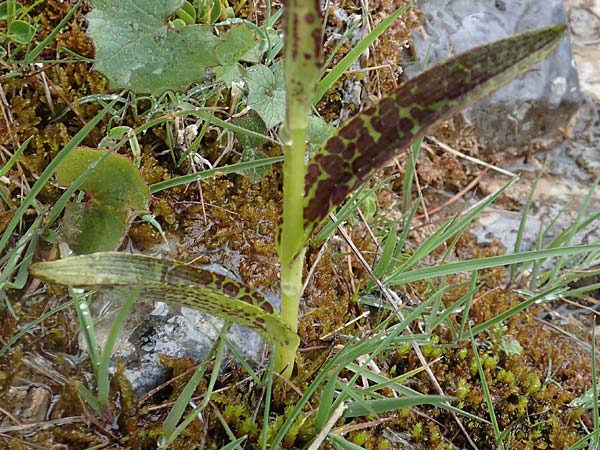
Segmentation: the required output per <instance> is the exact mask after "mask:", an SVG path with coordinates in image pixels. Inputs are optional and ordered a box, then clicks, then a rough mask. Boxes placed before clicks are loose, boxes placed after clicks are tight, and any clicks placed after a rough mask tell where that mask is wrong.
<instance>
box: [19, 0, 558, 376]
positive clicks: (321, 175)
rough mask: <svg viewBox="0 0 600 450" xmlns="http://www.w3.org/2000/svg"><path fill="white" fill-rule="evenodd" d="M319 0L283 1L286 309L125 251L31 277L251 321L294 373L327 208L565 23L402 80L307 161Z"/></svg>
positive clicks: (281, 247)
mask: <svg viewBox="0 0 600 450" xmlns="http://www.w3.org/2000/svg"><path fill="white" fill-rule="evenodd" d="M319 4H320V2H319V0H288V1H287V2H286V5H285V15H284V18H283V20H284V27H285V51H284V64H285V88H286V102H287V103H286V115H285V122H284V124H283V126H282V128H281V130H280V137H281V141H282V142H283V144H284V149H283V152H284V163H283V180H284V181H283V212H282V222H281V227H280V230H279V232H278V234H277V237H276V241H277V250H278V255H279V258H280V263H281V313H278V312H277V311H276V310H275V308H274V307H273V305H272V304H271V303H269V301H268V300H267V299H266V298H265V297H264V296H263V295H262V294H261V293H260V292H257V291H255V290H253V289H251V288H249V287H247V286H246V285H244V284H243V283H242V282H239V281H237V280H234V279H231V278H229V277H227V276H224V275H221V274H217V273H213V272H210V271H208V270H204V269H200V268H196V267H191V266H188V265H185V264H182V263H177V262H175V261H166V260H160V259H156V258H151V257H148V256H143V255H130V254H125V253H117V252H105V253H95V254H90V255H81V256H74V257H67V258H64V259H61V260H58V261H53V262H41V263H37V264H34V265H33V266H32V267H31V271H32V273H33V275H35V276H36V277H38V278H41V279H45V280H48V281H51V282H54V283H61V284H66V285H71V286H76V287H101V288H107V287H116V286H128V287H130V288H132V289H133V288H136V289H140V298H143V299H144V300H161V301H166V302H171V303H174V304H177V305H185V306H188V307H192V308H195V309H197V310H200V311H203V312H208V313H211V314H214V315H215V316H219V317H223V318H225V319H228V320H231V321H234V322H237V323H240V324H243V325H245V326H248V327H249V328H251V329H253V330H255V331H256V332H258V333H259V334H261V335H262V336H263V337H265V338H266V339H267V340H268V341H269V342H271V343H272V345H273V351H274V353H275V358H276V360H275V369H276V370H277V371H278V372H280V373H282V374H283V375H284V376H285V377H288V378H289V377H290V376H291V374H292V370H293V367H294V361H295V355H296V351H297V349H298V346H299V344H300V339H299V337H298V335H297V329H298V316H299V303H300V296H301V290H302V281H303V280H302V272H303V267H304V264H305V252H306V247H307V244H308V242H309V239H310V238H311V236H312V234H313V232H314V231H315V230H316V229H318V228H319V227H320V226H321V225H322V224H323V222H324V221H326V220H327V218H328V215H329V213H330V212H331V211H332V210H333V209H334V208H336V207H337V206H338V205H340V204H342V203H343V202H344V201H345V200H346V199H347V198H348V196H349V195H350V194H351V193H352V192H353V191H354V190H356V189H357V188H358V187H359V186H361V185H362V184H363V183H364V182H365V181H367V180H368V179H369V178H370V177H371V176H372V175H373V174H374V173H375V172H376V171H377V170H378V169H379V168H381V167H382V166H384V165H385V164H386V163H387V162H388V161H390V160H391V159H392V158H394V157H395V156H397V155H398V153H399V152H400V151H402V150H403V149H405V148H407V147H409V146H410V144H411V143H413V142H414V141H416V140H417V139H419V138H421V137H423V136H424V135H425V133H426V132H427V131H428V130H429V129H430V128H431V127H433V126H434V125H436V124H437V123H439V122H441V121H443V120H446V119H448V118H449V117H451V116H452V115H453V114H454V113H456V112H458V111H459V110H461V109H463V108H465V107H467V106H468V105H470V104H472V103H473V102H475V101H476V100H478V99H480V98H482V97H484V96H486V95H488V94H490V93H491V92H493V91H494V90H496V89H498V88H499V87H501V86H502V85H504V84H506V83H507V82H509V81H510V80H512V79H513V78H515V77H517V76H519V75H521V74H522V73H524V72H525V71H527V70H528V69H530V68H531V67H533V66H534V65H535V64H536V63H538V62H539V61H541V60H542V59H544V58H545V57H546V56H548V55H549V54H550V53H551V52H552V51H553V50H554V49H555V47H556V46H557V45H558V44H559V43H560V42H561V40H562V38H563V36H564V33H565V27H564V26H562V25H557V26H550V27H546V28H542V29H539V30H536V31H533V32H527V33H523V34H519V35H515V36H512V37H509V38H507V39H504V40H501V41H497V42H494V43H491V44H488V45H486V46H482V47H478V48H475V49H473V50H470V51H468V52H466V53H463V54H460V55H458V56H456V57H453V58H451V59H449V60H447V61H445V62H442V63H440V64H438V65H436V66H434V67H431V68H430V69H428V70H426V71H424V72H422V73H421V74H420V75H418V76H416V77H414V78H412V79H410V80H408V81H406V82H404V83H403V84H401V85H400V86H398V87H397V88H396V89H395V90H394V91H392V92H391V93H390V94H389V95H387V96H386V97H384V98H383V99H381V101H379V102H378V103H377V104H375V105H373V106H371V107H369V108H367V109H365V110H364V111H362V112H360V113H359V114H357V115H355V116H354V117H353V118H351V119H350V120H349V121H348V122H347V123H345V124H344V125H343V126H341V127H339V128H338V129H337V130H336V132H335V133H334V134H333V135H332V136H331V137H330V138H329V139H328V140H327V141H326V143H325V144H324V145H323V146H322V147H321V148H320V149H319V150H318V151H317V152H316V153H315V154H314V155H313V156H312V157H311V158H310V160H308V162H306V155H307V145H306V132H307V126H308V118H309V115H310V112H311V108H312V107H313V104H314V101H315V99H316V90H317V86H318V83H319V79H320V76H321V73H322V63H321V48H322V42H321V28H322V21H321V14H320V10H319Z"/></svg>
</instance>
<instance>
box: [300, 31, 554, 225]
mask: <svg viewBox="0 0 600 450" xmlns="http://www.w3.org/2000/svg"><path fill="white" fill-rule="evenodd" d="M564 34H565V27H564V26H562V25H556V26H550V27H546V28H542V29H540V30H536V31H533V32H527V33H522V34H519V35H515V36H512V37H509V38H507V39H503V40H500V41H497V42H493V43H491V44H488V45H485V46H481V47H477V48H475V49H472V50H470V51H468V52H465V53H462V54H460V55H458V56H456V57H454V58H451V59H449V60H447V61H445V62H443V63H440V64H438V65H436V66H434V67H432V68H431V69H429V70H427V71H425V72H422V73H421V74H419V75H417V76H416V77H414V78H412V79H410V80H408V81H406V82H405V83H403V84H401V85H400V86H398V88H396V89H395V90H394V91H393V92H392V93H391V94H390V95H389V96H388V97H385V98H384V99H383V100H381V101H380V102H379V103H378V104H376V105H374V106H372V107H370V108H368V109H366V110H365V111H363V112H361V113H360V114H358V115H356V116H354V117H353V118H352V119H350V120H349V121H348V122H346V124H344V125H343V126H342V127H341V128H339V129H338V130H337V132H336V133H335V134H334V135H333V136H332V137H331V138H330V139H329V140H328V141H327V142H326V143H325V146H324V147H323V148H322V149H321V150H320V151H319V152H317V154H315V156H314V157H313V158H312V160H311V162H310V163H309V165H308V168H307V175H306V179H305V193H306V198H305V207H304V225H305V230H306V233H307V235H308V234H310V232H311V231H312V229H313V228H314V227H315V226H316V225H317V224H319V223H320V222H321V221H322V220H323V219H324V218H325V217H326V216H327V214H328V213H329V211H330V210H331V209H332V208H333V207H335V206H337V205H339V204H341V203H342V202H343V201H344V199H345V198H346V197H347V196H348V194H349V193H350V192H352V191H353V190H355V189H356V188H357V187H358V186H360V185H361V184H362V183H363V182H364V181H365V180H367V179H368V178H369V177H370V176H371V175H372V174H373V173H374V172H375V171H376V170H377V169H379V168H380V167H382V166H383V165H384V164H385V163H386V162H388V161H389V160H390V159H392V158H393V157H394V156H395V155H396V154H397V152H398V151H399V150H401V149H403V148H406V147H408V146H409V145H410V144H411V143H412V142H414V141H416V140H417V139H419V138H421V137H422V136H424V135H425V133H426V132H427V131H428V130H429V129H430V128H431V127H433V126H435V125H436V124H437V123H439V122H441V121H443V120H446V119H448V118H449V117H451V116H452V115H453V114H454V113H456V112H458V111H460V110H461V109H463V108H465V107H467V106H469V105H470V104H472V103H474V102H475V101H477V100H479V99H481V98H483V97H484V96H486V95H488V94H490V93H492V92H493V91H495V90H497V89H498V88H500V87H501V86H503V85H505V84H507V83H508V82H509V81H511V80H512V79H514V78H515V77H517V76H519V75H521V74H523V73H524V72H526V71H527V70H528V69H530V68H531V67H533V66H534V65H535V64H537V63H538V62H540V61H541V60H543V59H544V58H545V57H546V56H548V55H549V54H550V53H551V52H552V51H553V50H554V49H555V48H556V46H558V44H559V43H560V42H561V41H562V39H563V37H564Z"/></svg>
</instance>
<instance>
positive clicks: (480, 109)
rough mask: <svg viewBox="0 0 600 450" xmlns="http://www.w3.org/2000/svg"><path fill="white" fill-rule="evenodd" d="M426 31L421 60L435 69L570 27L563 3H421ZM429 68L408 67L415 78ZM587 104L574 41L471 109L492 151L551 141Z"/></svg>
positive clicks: (419, 38) (417, 39) (419, 45)
mask: <svg viewBox="0 0 600 450" xmlns="http://www.w3.org/2000/svg"><path fill="white" fill-rule="evenodd" d="M419 8H420V9H421V11H422V12H423V13H424V16H425V24H424V29H425V31H426V34H427V35H428V36H427V37H426V38H424V37H423V35H422V33H421V32H419V31H416V32H415V33H414V36H413V37H414V43H415V46H416V49H417V54H418V55H420V58H421V59H423V58H425V55H428V64H429V65H432V64H435V63H436V62H439V61H442V60H444V59H446V58H448V57H450V56H452V55H456V54H458V53H461V52H463V51H466V50H468V49H470V48H472V47H475V46H478V45H482V44H485V43H488V42H491V41H494V40H498V39H502V38H505V37H507V36H509V35H511V34H515V33H519V32H523V31H528V30H533V29H536V28H540V27H543V26H545V25H550V24H560V23H566V21H567V18H566V14H565V9H564V5H563V2H562V0H529V1H520V2H517V1H512V0H496V1H486V2H474V1H472V0H421V1H419ZM422 69H423V67H421V63H417V64H415V65H414V66H411V67H409V68H407V70H406V72H407V74H408V75H409V76H413V75H414V74H416V73H418V72H420V71H421V70H422ZM580 101H581V94H580V91H579V84H578V78H577V71H576V70H575V67H574V64H573V56H572V53H571V48H570V45H569V39H568V38H567V39H565V40H564V41H563V42H562V43H561V44H560V46H559V47H558V49H557V50H556V51H555V52H554V54H552V55H551V56H550V57H549V58H547V59H546V60H544V61H543V62H542V63H541V64H539V65H538V66H537V67H536V68H535V69H533V70H531V71H530V72H529V73H527V74H526V75H524V76H522V77H521V78H519V79H517V80H515V81H513V82H512V83H510V84H509V85H507V86H505V87H504V88H502V89H500V90H499V91H498V92H496V93H495V94H493V95H492V96H490V97H487V98H486V99H483V100H481V101H479V102H478V103H477V104H475V105H474V106H473V107H472V108H470V109H469V110H467V111H465V112H464V113H463V114H464V115H465V118H466V119H467V120H468V121H469V122H471V123H473V124H474V125H475V127H476V128H477V130H478V135H479V136H480V140H481V143H482V144H484V146H486V147H487V149H488V150H492V151H493V150H498V149H505V148H507V147H522V146H525V145H527V144H529V143H531V141H532V140H534V139H543V138H548V137H551V136H552V135H553V134H554V133H555V132H556V131H557V130H558V128H559V127H561V126H563V125H564V124H566V122H567V121H568V120H569V118H570V117H571V116H572V114H573V113H574V112H575V111H576V109H577V107H578V105H579V103H580Z"/></svg>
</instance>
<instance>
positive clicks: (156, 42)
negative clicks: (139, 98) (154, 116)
mask: <svg viewBox="0 0 600 450" xmlns="http://www.w3.org/2000/svg"><path fill="white" fill-rule="evenodd" d="M183 3H184V2H183V0H153V1H149V2H144V1H137V0H96V1H94V9H93V10H92V12H90V13H89V14H88V15H87V19H88V22H89V27H88V35H89V36H90V37H91V38H92V40H93V41H94V44H95V45H96V64H95V68H96V69H97V70H99V71H100V72H102V73H103V74H104V75H106V77H107V78H108V79H109V80H110V82H111V85H112V87H113V88H129V89H131V90H133V91H135V92H149V93H151V94H154V95H159V94H161V93H162V92H164V91H166V90H169V89H170V90H174V91H178V90H182V89H183V88H185V86H186V85H188V84H189V83H191V82H193V81H200V80H202V77H203V75H204V70H205V69H206V68H208V67H213V66H216V65H217V64H218V61H217V58H216V56H215V54H214V48H215V46H216V45H217V44H218V40H217V38H216V37H215V36H214V35H213V33H212V29H211V27H210V26H209V25H188V26H185V27H183V28H181V29H175V28H174V27H172V26H171V25H170V24H169V21H168V20H167V18H168V17H169V16H170V15H172V14H174V13H175V11H176V10H177V9H179V8H180V7H181V6H182V5H183Z"/></svg>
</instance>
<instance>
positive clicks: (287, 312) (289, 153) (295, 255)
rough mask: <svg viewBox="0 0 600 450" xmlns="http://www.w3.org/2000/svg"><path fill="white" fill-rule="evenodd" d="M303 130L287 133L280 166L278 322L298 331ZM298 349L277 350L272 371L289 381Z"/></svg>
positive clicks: (301, 265)
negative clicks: (281, 215)
mask: <svg viewBox="0 0 600 450" xmlns="http://www.w3.org/2000/svg"><path fill="white" fill-rule="evenodd" d="M305 136H306V129H305V128H299V129H294V130H289V142H287V143H286V145H285V148H284V152H285V155H284V156H285V160H284V163H283V224H282V230H281V244H280V251H279V253H280V259H281V319H282V320H283V322H284V323H285V324H286V325H287V326H288V327H290V328H291V329H292V330H293V331H294V332H296V331H297V330H298V309H299V307H300V295H301V291H302V269H303V267H304V254H305V252H306V248H304V222H303V204H304V173H305V163H304V154H305V145H306V144H305ZM296 350H297V348H293V347H289V348H288V349H286V350H284V349H282V348H279V349H277V355H276V359H275V370H276V371H278V372H281V371H283V375H284V376H285V377H287V378H289V377H290V375H291V373H292V370H293V368H294V359H295V355H296Z"/></svg>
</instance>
